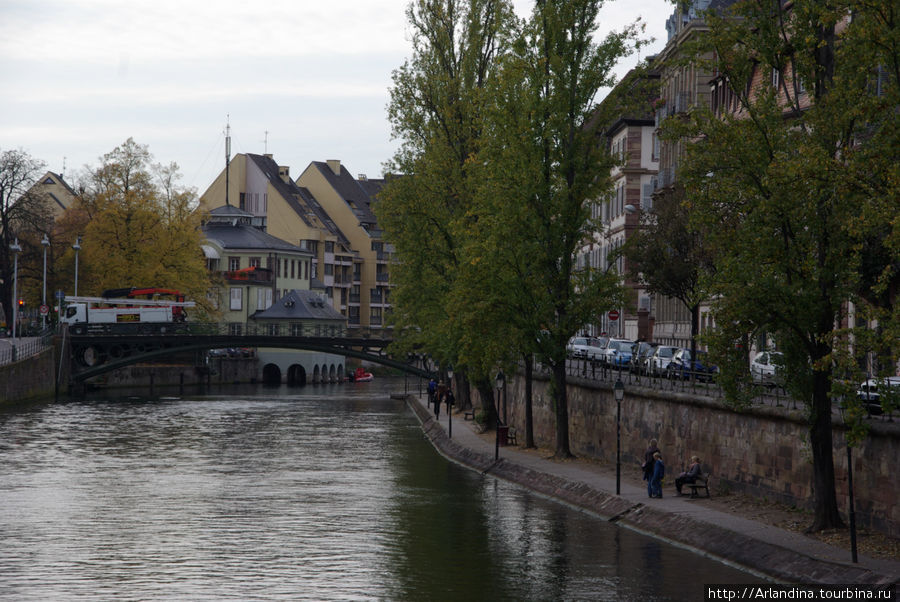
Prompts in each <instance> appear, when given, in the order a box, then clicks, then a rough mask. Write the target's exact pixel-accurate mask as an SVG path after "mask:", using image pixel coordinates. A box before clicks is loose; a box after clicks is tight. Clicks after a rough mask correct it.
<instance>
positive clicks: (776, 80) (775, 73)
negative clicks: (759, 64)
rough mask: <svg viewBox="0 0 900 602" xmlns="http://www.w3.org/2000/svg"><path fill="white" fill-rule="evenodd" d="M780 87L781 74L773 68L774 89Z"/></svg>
mask: <svg viewBox="0 0 900 602" xmlns="http://www.w3.org/2000/svg"><path fill="white" fill-rule="evenodd" d="M780 85H781V72H780V71H779V70H778V69H776V68H775V67H772V87H773V88H776V89H777V88H778V86H780Z"/></svg>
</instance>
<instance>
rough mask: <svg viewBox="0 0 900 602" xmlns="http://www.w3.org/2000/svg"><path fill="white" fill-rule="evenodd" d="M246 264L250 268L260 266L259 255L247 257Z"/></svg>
mask: <svg viewBox="0 0 900 602" xmlns="http://www.w3.org/2000/svg"><path fill="white" fill-rule="evenodd" d="M248 265H249V266H250V267H251V268H259V267H262V259H260V258H259V257H251V258H250V259H249V262H248Z"/></svg>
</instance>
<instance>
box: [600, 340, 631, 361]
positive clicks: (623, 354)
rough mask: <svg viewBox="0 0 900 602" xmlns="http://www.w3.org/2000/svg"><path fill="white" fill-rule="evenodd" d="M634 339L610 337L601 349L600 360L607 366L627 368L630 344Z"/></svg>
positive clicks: (629, 358) (629, 359)
mask: <svg viewBox="0 0 900 602" xmlns="http://www.w3.org/2000/svg"><path fill="white" fill-rule="evenodd" d="M632 345H634V341H629V340H627V339H610V340H609V342H608V343H607V344H606V347H605V348H604V349H603V354H602V356H601V361H602V362H603V363H604V364H606V365H607V366H613V367H616V368H627V367H628V364H629V363H630V362H631V346H632Z"/></svg>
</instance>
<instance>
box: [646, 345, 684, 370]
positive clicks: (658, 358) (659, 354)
mask: <svg viewBox="0 0 900 602" xmlns="http://www.w3.org/2000/svg"><path fill="white" fill-rule="evenodd" d="M679 349H680V347H673V346H671V345H659V346H658V347H657V348H656V349H654V350H653V353H652V354H651V355H650V357H648V358H647V374H649V375H651V376H664V375H665V374H666V370H667V369H668V367H669V362H671V361H672V358H673V357H674V356H675V352H676V351H678V350H679Z"/></svg>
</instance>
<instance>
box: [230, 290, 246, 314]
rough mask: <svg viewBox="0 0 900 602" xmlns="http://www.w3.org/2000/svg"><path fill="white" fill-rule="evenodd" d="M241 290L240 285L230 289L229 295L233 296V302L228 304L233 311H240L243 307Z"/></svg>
mask: <svg viewBox="0 0 900 602" xmlns="http://www.w3.org/2000/svg"><path fill="white" fill-rule="evenodd" d="M241 292H242V291H241V289H240V288H238V287H234V288H232V289H230V291H229V296H230V298H231V303H230V305H229V306H228V309H230V310H232V311H240V310H241V309H242V308H243V295H242V294H241Z"/></svg>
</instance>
